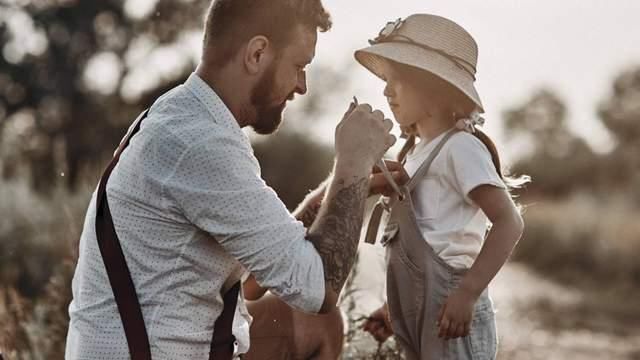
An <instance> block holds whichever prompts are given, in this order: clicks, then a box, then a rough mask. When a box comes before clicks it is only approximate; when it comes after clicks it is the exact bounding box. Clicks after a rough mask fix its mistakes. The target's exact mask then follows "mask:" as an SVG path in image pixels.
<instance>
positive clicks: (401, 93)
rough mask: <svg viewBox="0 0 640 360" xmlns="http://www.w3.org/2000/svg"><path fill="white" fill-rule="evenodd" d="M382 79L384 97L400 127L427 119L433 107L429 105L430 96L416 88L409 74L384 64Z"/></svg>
mask: <svg viewBox="0 0 640 360" xmlns="http://www.w3.org/2000/svg"><path fill="white" fill-rule="evenodd" d="M382 78H383V80H385V81H386V83H387V85H386V86H385V87H384V96H385V97H386V98H387V102H388V104H389V107H390V108H391V111H392V112H393V116H394V117H395V119H396V121H397V122H398V124H400V126H410V125H413V124H415V123H417V122H419V121H426V120H427V119H428V118H429V112H430V109H431V108H432V107H433V104H430V103H429V98H430V96H429V94H428V93H425V89H419V88H418V86H417V83H418V82H417V81H416V79H412V78H411V73H409V72H407V71H404V69H401V68H399V67H398V66H393V64H392V63H389V62H385V65H384V67H383V73H382Z"/></svg>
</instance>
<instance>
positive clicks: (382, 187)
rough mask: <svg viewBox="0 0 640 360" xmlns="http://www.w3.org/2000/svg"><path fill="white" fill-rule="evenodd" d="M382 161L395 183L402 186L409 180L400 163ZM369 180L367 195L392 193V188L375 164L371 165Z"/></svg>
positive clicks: (388, 194)
mask: <svg viewBox="0 0 640 360" xmlns="http://www.w3.org/2000/svg"><path fill="white" fill-rule="evenodd" d="M384 162H385V164H387V169H389V172H390V173H391V176H392V177H393V180H394V181H395V182H396V184H398V185H400V186H402V185H404V184H406V183H407V182H408V181H409V179H410V178H409V175H408V174H407V172H406V171H405V170H404V167H403V166H402V164H401V163H399V162H397V161H393V160H384ZM369 180H370V181H369V195H378V194H381V195H384V196H390V195H391V194H393V191H394V190H393V188H392V187H391V185H390V184H389V181H387V179H386V178H385V177H384V175H383V174H382V170H380V168H379V167H378V166H377V165H376V166H374V167H373V171H372V173H371V175H370V176H369Z"/></svg>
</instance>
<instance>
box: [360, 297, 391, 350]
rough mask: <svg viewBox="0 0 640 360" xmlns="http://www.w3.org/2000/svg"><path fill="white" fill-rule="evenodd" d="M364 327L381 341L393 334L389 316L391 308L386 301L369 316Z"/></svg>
mask: <svg viewBox="0 0 640 360" xmlns="http://www.w3.org/2000/svg"><path fill="white" fill-rule="evenodd" d="M362 329H363V330H364V331H366V332H368V333H370V334H371V335H373V337H374V338H375V339H376V341H378V342H380V343H382V342H384V341H385V340H387V339H388V338H389V336H391V335H393V330H392V329H391V320H390V318H389V308H388V307H387V304H386V303H385V304H384V305H382V306H381V307H380V308H379V309H378V310H376V311H374V312H372V313H371V315H369V318H368V319H367V320H366V321H365V322H364V324H363V325H362Z"/></svg>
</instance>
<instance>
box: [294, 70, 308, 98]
mask: <svg viewBox="0 0 640 360" xmlns="http://www.w3.org/2000/svg"><path fill="white" fill-rule="evenodd" d="M296 92H297V93H298V94H300V95H304V94H306V93H307V74H306V73H305V72H304V71H302V72H301V73H300V75H299V76H298V83H297V84H296Z"/></svg>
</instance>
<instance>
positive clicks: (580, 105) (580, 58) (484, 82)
mask: <svg viewBox="0 0 640 360" xmlns="http://www.w3.org/2000/svg"><path fill="white" fill-rule="evenodd" d="M155 1H156V0H129V1H127V7H128V10H129V11H130V13H133V14H135V13H139V15H142V14H144V13H145V12H148V11H150V10H151V9H152V7H153V4H154V3H155ZM323 3H324V5H325V7H326V8H327V9H328V10H329V11H330V12H331V14H332V17H333V23H334V26H333V28H332V30H331V31H330V32H328V33H326V34H321V35H320V37H319V41H318V47H317V53H316V59H315V61H314V63H313V64H312V66H311V67H310V80H312V79H313V71H314V68H315V69H318V68H321V67H326V66H329V67H332V68H334V69H336V70H341V69H344V68H345V67H346V66H347V65H352V66H351V67H350V68H349V69H350V70H349V72H350V73H349V74H348V76H349V77H351V78H352V88H347V89H338V88H337V89H336V91H334V92H333V94H327V96H326V97H327V98H328V99H332V100H331V101H329V103H328V104H325V105H326V107H325V108H324V109H323V111H322V115H321V116H320V118H318V119H311V121H310V122H309V121H307V122H304V124H309V123H316V124H318V126H316V127H314V129H313V130H315V131H318V133H319V135H320V136H319V139H322V140H324V141H327V142H330V143H331V142H332V141H333V133H334V127H335V124H336V122H337V121H338V120H339V119H340V118H341V116H342V114H343V113H344V110H345V109H346V106H347V105H348V102H349V101H350V99H351V96H352V95H357V96H358V98H359V100H360V101H361V102H369V103H371V104H372V105H373V106H374V107H376V108H380V109H381V110H383V111H384V112H385V113H386V114H389V115H390V111H389V109H388V107H387V105H386V101H385V99H384V97H383V96H382V89H383V85H384V84H383V83H382V82H381V81H380V80H378V79H377V78H375V77H374V76H373V75H371V74H369V73H368V72H367V71H366V70H365V69H364V68H362V67H360V66H355V60H354V59H353V52H354V50H356V49H358V48H360V47H364V46H366V45H367V40H368V39H371V38H374V37H375V36H376V35H377V34H378V32H379V30H380V29H381V28H382V26H383V25H384V24H386V22H387V21H392V20H395V19H396V18H398V17H402V18H405V17H407V16H408V15H410V14H413V13H433V14H438V15H441V16H445V17H448V18H450V19H452V20H454V21H456V22H457V23H459V24H460V25H462V26H463V27H464V28H466V29H467V30H468V31H469V32H470V33H471V34H472V35H473V36H474V38H475V39H476V41H477V43H478V45H479V49H480V55H479V63H478V75H477V78H478V81H477V84H476V85H477V88H478V91H479V93H480V95H481V97H482V101H483V103H484V105H485V110H486V114H485V118H486V120H487V124H486V126H485V128H486V130H487V132H488V133H489V135H490V136H492V137H493V138H494V140H496V142H497V143H498V146H499V147H500V148H502V149H504V150H507V151H506V152H504V151H503V154H502V155H503V157H505V158H506V159H507V160H508V159H510V158H511V159H513V157H514V156H517V154H518V153H519V150H520V149H519V148H518V145H519V144H517V143H515V142H514V143H511V144H509V145H508V146H507V141H505V140H506V139H504V137H503V136H502V127H501V121H502V112H503V111H504V110H506V109H509V108H513V107H514V106H519V105H521V104H522V103H523V102H524V101H526V100H527V99H528V98H529V97H530V96H531V95H532V94H533V93H534V92H535V91H536V90H538V89H540V88H543V87H548V88H551V89H552V90H553V91H554V92H555V93H556V94H558V95H559V96H560V97H561V99H562V100H563V101H564V102H565V104H566V105H567V106H568V111H569V114H568V116H569V121H570V125H571V128H572V129H573V130H574V131H575V132H576V133H578V134H579V135H581V136H583V137H584V138H585V139H586V140H587V141H588V142H589V143H590V144H591V145H593V146H594V148H595V149H596V150H599V151H606V150H607V149H608V148H610V146H611V141H610V138H609V137H608V136H607V132H606V130H605V129H604V128H603V127H602V126H601V125H600V123H599V120H598V119H597V113H596V109H597V106H598V104H599V103H600V102H601V101H602V100H604V99H606V98H607V97H608V96H609V94H610V92H611V84H612V81H613V79H614V77H615V76H616V75H618V74H619V73H620V72H621V71H622V70H624V69H629V68H630V67H632V66H640V45H639V44H640V22H639V21H638V15H639V14H640V1H637V0H616V1H608V2H605V1H603V0H562V1H550V0H544V1H539V0H538V1H534V0H482V1H478V0H430V1H425V0H393V1H381V0H348V1H347V0H323ZM200 36H201V34H196V35H195V36H192V37H191V38H189V41H181V42H180V44H181V45H180V46H182V47H183V48H184V47H189V48H193V50H194V52H196V53H199V47H200ZM177 53H184V51H183V50H179V51H177ZM156 58H158V59H161V61H156V62H158V63H160V64H163V66H165V67H171V68H172V69H174V70H175V68H177V67H179V65H180V62H179V61H178V60H176V61H178V62H177V63H176V62H171V61H168V60H170V59H171V57H170V56H168V55H167V53H166V52H164V53H162V54H160V55H159V56H156ZM174 58H175V57H174ZM138 60H141V63H142V64H143V65H144V66H143V67H142V68H143V70H144V71H142V72H141V73H140V75H141V76H139V77H132V79H135V81H132V83H134V84H137V85H140V84H141V83H144V81H143V80H144V79H149V78H150V77H149V73H148V69H149V67H148V64H149V62H150V61H152V60H153V56H147V55H144V56H142V58H141V59H138ZM181 61H184V60H181ZM169 70H171V69H168V70H166V71H164V72H168V71H169ZM309 87H310V89H311V90H313V82H312V81H310V83H309ZM125 89H126V87H125ZM343 92H344V93H343ZM300 105H302V103H301V102H300V101H294V102H293V104H291V105H290V107H291V108H292V110H293V111H291V114H295V113H296V112H295V108H296V106H300ZM287 121H288V122H289V121H291V122H297V121H298V119H296V118H295V116H290V118H288V119H287ZM285 126H287V124H285ZM314 134H317V133H314Z"/></svg>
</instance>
